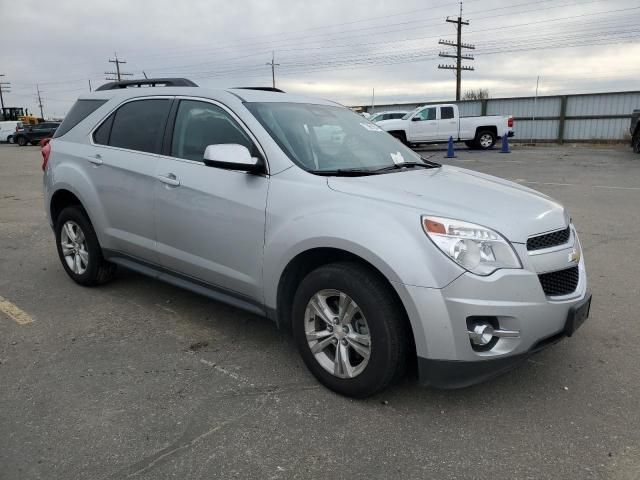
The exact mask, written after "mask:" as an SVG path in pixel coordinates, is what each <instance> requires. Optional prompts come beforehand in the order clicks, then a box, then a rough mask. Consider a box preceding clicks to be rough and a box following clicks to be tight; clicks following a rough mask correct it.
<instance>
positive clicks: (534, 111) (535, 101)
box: [531, 75, 540, 143]
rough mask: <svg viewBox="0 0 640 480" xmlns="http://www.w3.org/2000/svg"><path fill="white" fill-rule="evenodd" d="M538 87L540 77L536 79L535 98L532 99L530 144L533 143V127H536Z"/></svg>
mask: <svg viewBox="0 0 640 480" xmlns="http://www.w3.org/2000/svg"><path fill="white" fill-rule="evenodd" d="M538 85H540V75H538V78H536V96H535V97H533V115H532V116H531V143H533V133H534V127H535V125H536V111H537V110H538V108H537V107H538Z"/></svg>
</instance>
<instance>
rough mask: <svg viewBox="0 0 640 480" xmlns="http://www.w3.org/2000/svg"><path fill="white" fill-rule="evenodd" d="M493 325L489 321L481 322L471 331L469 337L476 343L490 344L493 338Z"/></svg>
mask: <svg viewBox="0 0 640 480" xmlns="http://www.w3.org/2000/svg"><path fill="white" fill-rule="evenodd" d="M493 333H494V330H493V327H492V326H491V325H489V324H488V323H479V324H478V325H476V326H474V327H473V330H472V331H469V338H470V339H471V343H473V344H474V345H480V346H484V345H488V344H489V343H490V342H491V340H493Z"/></svg>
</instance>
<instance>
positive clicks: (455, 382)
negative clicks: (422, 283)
mask: <svg viewBox="0 0 640 480" xmlns="http://www.w3.org/2000/svg"><path fill="white" fill-rule="evenodd" d="M576 247H577V248H578V249H579V248H580V247H579V242H578V240H577V236H575V234H574V235H572V238H571V242H570V243H569V244H567V245H564V246H562V247H558V248H554V249H550V250H549V251H548V252H543V254H539V253H535V254H532V253H530V252H527V250H526V247H525V246H524V245H522V244H514V248H515V249H516V252H517V253H518V256H519V257H520V259H521V261H522V264H523V268H522V269H503V270H498V271H496V272H494V273H493V274H492V275H489V276H487V277H481V276H477V275H473V274H471V273H464V274H462V275H460V277H458V278H457V279H456V280H454V281H453V282H452V283H450V284H449V285H447V286H446V287H444V288H442V289H436V288H423V287H417V286H409V285H402V288H399V289H398V292H399V294H400V297H401V299H402V301H403V304H404V305H405V308H406V309H407V313H408V316H409V320H410V321H411V326H412V328H413V333H414V339H415V343H416V351H417V355H418V364H419V373H420V380H421V383H423V384H428V385H433V386H438V387H445V388H455V387H464V386H467V385H471V384H473V383H477V382H479V381H482V380H484V379H487V378H490V377H493V376H495V375H497V374H500V373H502V372H504V371H506V370H508V369H510V368H512V367H513V366H515V365H517V364H518V363H519V362H521V361H522V360H524V359H526V358H527V357H528V356H530V355H531V354H532V353H535V352H536V351H538V350H540V349H541V348H543V347H545V346H547V345H550V344H552V343H554V342H556V341H558V340H560V339H561V338H563V337H564V336H567V330H566V328H567V319H568V318H569V317H570V313H571V312H572V311H573V309H575V308H577V306H580V305H582V304H584V303H585V302H588V301H589V299H590V294H588V293H587V276H586V271H585V267H584V259H583V258H582V257H580V259H579V261H578V262H577V263H568V262H567V258H569V256H570V255H571V252H572V251H573V250H574V248H576ZM576 264H577V266H578V270H579V281H578V284H577V287H576V289H575V290H574V291H573V292H572V293H571V294H568V295H564V296H558V297H549V296H546V295H545V293H544V291H543V289H542V286H541V283H540V280H539V278H538V274H539V273H544V272H548V271H553V270H554V269H555V270H560V269H563V268H567V267H570V266H575V265H576ZM468 317H491V318H492V319H494V320H496V321H497V322H498V323H499V328H501V329H505V330H511V331H517V332H519V336H518V337H515V338H513V337H505V338H499V339H498V340H497V342H496V343H495V345H493V346H492V347H491V348H490V349H489V350H487V351H478V350H477V349H474V348H473V346H472V344H471V342H470V339H469V333H468V325H467V319H468Z"/></svg>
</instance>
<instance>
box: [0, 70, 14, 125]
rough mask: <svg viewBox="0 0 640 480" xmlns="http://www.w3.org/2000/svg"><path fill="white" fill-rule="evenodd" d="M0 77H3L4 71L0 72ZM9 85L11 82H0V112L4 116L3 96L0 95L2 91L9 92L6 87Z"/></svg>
mask: <svg viewBox="0 0 640 480" xmlns="http://www.w3.org/2000/svg"><path fill="white" fill-rule="evenodd" d="M0 77H4V73H0ZM9 87H11V82H0V106H1V107H2V110H0V114H1V115H2V117H3V118H4V98H3V97H2V93H9V90H8V88H9ZM3 88H4V91H3Z"/></svg>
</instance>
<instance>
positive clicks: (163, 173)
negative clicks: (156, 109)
mask: <svg viewBox="0 0 640 480" xmlns="http://www.w3.org/2000/svg"><path fill="white" fill-rule="evenodd" d="M172 117H175V119H174V120H170V126H169V128H168V129H167V131H168V134H167V140H166V142H167V143H166V144H165V151H164V153H165V154H166V155H164V156H162V157H161V158H160V163H159V165H158V170H157V174H158V181H157V182H156V186H155V195H156V209H155V212H156V231H157V239H158V255H159V258H160V263H161V265H162V266H164V267H166V268H168V269H170V270H172V271H174V272H178V273H181V274H184V275H187V276H189V277H192V278H196V279H198V280H200V281H203V282H205V283H207V284H210V285H214V286H217V287H220V288H222V289H224V290H227V291H231V292H233V293H235V294H239V295H240V296H242V297H243V298H245V299H247V298H248V299H249V300H253V301H256V300H258V299H261V298H262V282H261V272H262V251H263V247H264V227H265V208H266V202H267V189H268V185H269V178H268V177H267V176H266V175H257V174H250V173H246V172H242V171H234V170H225V169H221V168H216V167H209V166H206V165H205V164H204V162H203V156H204V151H205V149H206V147H207V146H208V145H215V144H230V143H235V144H240V145H244V146H246V147H247V148H248V149H249V151H251V152H252V155H253V156H257V157H261V158H262V159H263V161H264V155H263V153H261V150H260V149H259V147H258V144H257V142H256V141H255V139H254V137H253V136H252V135H251V134H250V133H249V132H248V130H247V129H245V128H244V127H243V126H242V124H241V122H240V121H239V120H238V119H237V118H236V117H235V116H234V115H233V113H232V112H231V111H230V110H228V109H227V108H226V107H224V106H223V105H221V104H219V103H216V102H213V101H205V100H194V99H188V98H184V99H181V100H180V101H179V104H178V105H177V108H175V111H174V114H172ZM167 179H169V180H167Z"/></svg>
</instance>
